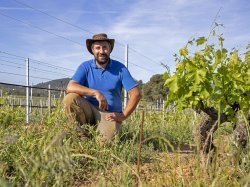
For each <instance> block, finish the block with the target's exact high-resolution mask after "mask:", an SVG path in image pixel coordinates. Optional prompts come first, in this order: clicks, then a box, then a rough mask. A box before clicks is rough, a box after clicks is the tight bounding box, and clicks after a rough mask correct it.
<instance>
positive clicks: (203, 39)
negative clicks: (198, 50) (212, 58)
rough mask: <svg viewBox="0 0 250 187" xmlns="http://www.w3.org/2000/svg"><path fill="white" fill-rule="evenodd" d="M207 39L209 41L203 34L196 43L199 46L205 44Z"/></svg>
mask: <svg viewBox="0 0 250 187" xmlns="http://www.w3.org/2000/svg"><path fill="white" fill-rule="evenodd" d="M206 41H207V39H206V38H205V37H204V36H202V37H200V38H198V39H197V40H196V44H197V46H198V45H202V44H204V43H205V42H206Z"/></svg>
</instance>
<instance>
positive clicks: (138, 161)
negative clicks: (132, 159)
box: [137, 110, 144, 175]
mask: <svg viewBox="0 0 250 187" xmlns="http://www.w3.org/2000/svg"><path fill="white" fill-rule="evenodd" d="M143 123H144V110H142V120H141V123H140V132H139V145H138V159H137V173H138V175H139V173H140V165H141V147H142V132H143Z"/></svg>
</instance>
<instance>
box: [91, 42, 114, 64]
mask: <svg viewBox="0 0 250 187" xmlns="http://www.w3.org/2000/svg"><path fill="white" fill-rule="evenodd" d="M110 50H111V46H110V44H109V43H108V42H107V41H100V42H94V43H93V44H92V52H93V54H94V57H95V60H96V62H97V63H98V64H106V63H108V60H109V55H110Z"/></svg>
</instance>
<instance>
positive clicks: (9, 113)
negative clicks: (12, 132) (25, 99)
mask: <svg viewBox="0 0 250 187" xmlns="http://www.w3.org/2000/svg"><path fill="white" fill-rule="evenodd" d="M24 116H25V112H24V109H23V108H17V109H15V110H14V109H13V108H12V107H8V106H3V107H2V108H1V110H0V127H1V128H2V127H8V126H9V125H16V124H20V123H22V122H23V119H25V118H24Z"/></svg>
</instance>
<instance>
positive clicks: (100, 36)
mask: <svg viewBox="0 0 250 187" xmlns="http://www.w3.org/2000/svg"><path fill="white" fill-rule="evenodd" d="M97 41H107V42H109V43H110V46H111V50H110V53H111V52H112V50H113V48H114V43H115V39H110V38H108V36H107V34H105V33H100V34H95V35H94V36H93V37H92V39H87V40H86V46H87V49H88V51H89V52H90V53H91V54H92V55H93V52H92V49H91V46H92V44H93V43H94V42H97Z"/></svg>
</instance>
